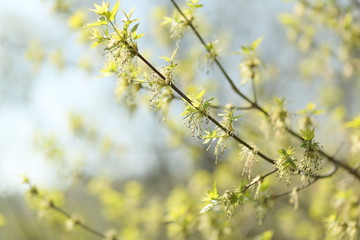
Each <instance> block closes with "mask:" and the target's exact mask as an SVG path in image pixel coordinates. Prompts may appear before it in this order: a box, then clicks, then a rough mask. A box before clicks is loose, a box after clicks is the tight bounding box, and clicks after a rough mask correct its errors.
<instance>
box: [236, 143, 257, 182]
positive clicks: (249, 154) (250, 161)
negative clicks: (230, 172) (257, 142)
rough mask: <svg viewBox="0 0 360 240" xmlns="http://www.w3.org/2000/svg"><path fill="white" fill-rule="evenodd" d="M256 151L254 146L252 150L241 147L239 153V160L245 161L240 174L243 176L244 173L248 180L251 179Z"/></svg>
mask: <svg viewBox="0 0 360 240" xmlns="http://www.w3.org/2000/svg"><path fill="white" fill-rule="evenodd" d="M257 151H258V150H257V148H255V147H254V146H253V149H252V150H250V149H248V148H247V147H245V146H243V147H242V150H241V152H240V155H241V160H243V159H244V158H245V159H246V160H245V163H244V168H243V171H242V174H243V175H244V174H245V173H247V175H248V178H249V179H250V178H251V170H252V167H253V165H254V162H255V161H256V159H255V157H256V155H257Z"/></svg>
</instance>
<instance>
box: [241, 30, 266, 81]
mask: <svg viewBox="0 0 360 240" xmlns="http://www.w3.org/2000/svg"><path fill="white" fill-rule="evenodd" d="M262 40H263V38H262V37H261V38H258V39H257V40H255V41H254V42H253V43H251V44H250V45H249V46H241V51H240V53H241V54H242V55H243V56H244V57H245V58H244V60H243V61H241V62H240V64H239V69H240V76H241V78H242V82H241V83H242V84H245V83H247V82H248V81H250V80H252V81H256V80H258V79H259V78H260V73H259V68H260V66H261V64H262V61H261V60H260V58H259V57H258V56H257V54H256V49H257V47H258V46H259V45H260V43H261V42H262Z"/></svg>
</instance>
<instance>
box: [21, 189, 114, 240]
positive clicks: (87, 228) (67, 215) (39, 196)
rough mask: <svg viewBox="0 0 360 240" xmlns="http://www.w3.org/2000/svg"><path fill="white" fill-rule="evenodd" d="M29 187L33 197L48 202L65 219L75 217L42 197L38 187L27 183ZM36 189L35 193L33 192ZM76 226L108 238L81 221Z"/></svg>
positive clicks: (102, 237)
mask: <svg viewBox="0 0 360 240" xmlns="http://www.w3.org/2000/svg"><path fill="white" fill-rule="evenodd" d="M26 183H27V185H28V186H29V189H30V194H31V195H32V196H36V197H38V198H40V199H41V200H45V201H47V202H49V204H48V207H49V208H50V209H52V210H54V211H56V212H58V213H60V214H61V215H63V216H64V217H65V218H67V219H70V220H71V219H72V218H73V216H72V214H70V213H69V212H68V211H66V210H64V209H62V208H61V207H59V206H57V205H56V204H55V203H54V202H53V201H52V200H49V199H48V198H47V197H46V196H43V195H41V194H40V193H39V192H38V190H37V187H36V186H34V185H32V184H31V183H30V182H26ZM34 189H36V190H35V191H34V192H33V190H34ZM76 226H79V227H81V228H82V229H84V230H85V231H87V232H89V233H91V234H93V235H95V236H97V237H99V238H101V239H105V238H106V235H105V234H104V233H102V232H100V231H98V230H96V229H95V228H93V227H90V226H89V225H87V224H85V223H83V222H82V221H79V222H76ZM113 239H114V240H116V239H117V238H116V237H115V238H113Z"/></svg>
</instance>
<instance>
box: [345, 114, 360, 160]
mask: <svg viewBox="0 0 360 240" xmlns="http://www.w3.org/2000/svg"><path fill="white" fill-rule="evenodd" d="M345 127H346V128H349V129H351V135H350V142H351V152H352V153H353V154H356V153H360V116H357V117H355V118H354V119H352V120H351V121H349V122H347V123H346V124H345Z"/></svg>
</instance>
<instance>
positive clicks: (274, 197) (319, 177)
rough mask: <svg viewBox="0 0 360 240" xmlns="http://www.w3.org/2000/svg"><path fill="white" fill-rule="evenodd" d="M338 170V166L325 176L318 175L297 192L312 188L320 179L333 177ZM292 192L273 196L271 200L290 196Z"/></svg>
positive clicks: (297, 189)
mask: <svg viewBox="0 0 360 240" xmlns="http://www.w3.org/2000/svg"><path fill="white" fill-rule="evenodd" d="M337 170H338V166H335V167H334V168H333V170H332V171H331V172H330V173H328V174H325V175H317V176H315V177H314V178H313V179H312V181H311V182H309V183H308V184H306V185H303V186H301V187H298V188H296V191H297V192H299V191H301V190H303V189H306V188H308V187H310V186H311V185H312V184H314V183H315V182H316V181H317V180H319V179H324V178H328V177H331V176H332V175H334V174H335V172H336V171H337ZM292 191H293V190H289V191H286V192H284V193H280V194H276V195H272V196H270V198H272V199H276V198H280V197H283V196H286V195H289V194H290V193H291V192H292Z"/></svg>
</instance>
